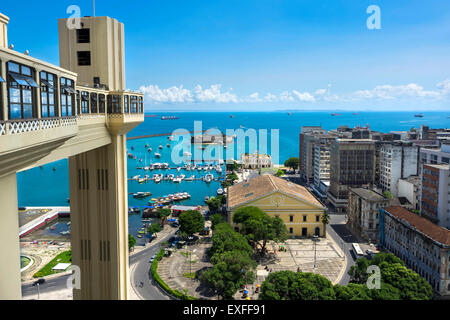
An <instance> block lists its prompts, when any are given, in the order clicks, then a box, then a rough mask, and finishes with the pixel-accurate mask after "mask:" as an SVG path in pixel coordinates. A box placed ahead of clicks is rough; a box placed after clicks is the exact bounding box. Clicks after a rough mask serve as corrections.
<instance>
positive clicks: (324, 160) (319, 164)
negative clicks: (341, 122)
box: [314, 134, 335, 189]
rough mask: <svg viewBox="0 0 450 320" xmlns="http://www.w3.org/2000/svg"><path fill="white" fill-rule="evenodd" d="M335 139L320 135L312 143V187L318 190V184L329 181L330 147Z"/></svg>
mask: <svg viewBox="0 0 450 320" xmlns="http://www.w3.org/2000/svg"><path fill="white" fill-rule="evenodd" d="M334 139H335V137H333V136H331V135H325V134H320V135H317V136H316V141H315V143H314V186H315V188H316V189H319V188H320V182H321V181H323V182H327V181H330V145H331V142H332V141H333V140H334Z"/></svg>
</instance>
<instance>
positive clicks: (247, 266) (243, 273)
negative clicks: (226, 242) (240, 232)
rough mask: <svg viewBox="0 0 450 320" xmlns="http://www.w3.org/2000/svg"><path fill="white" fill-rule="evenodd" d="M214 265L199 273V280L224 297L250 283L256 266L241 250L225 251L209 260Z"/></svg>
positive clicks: (253, 279)
mask: <svg viewBox="0 0 450 320" xmlns="http://www.w3.org/2000/svg"><path fill="white" fill-rule="evenodd" d="M211 261H212V262H213V263H214V266H213V267H212V268H211V269H209V270H206V271H204V272H203V273H202V274H201V275H200V281H201V282H202V283H204V284H207V285H209V286H210V287H212V288H214V289H215V290H217V292H218V294H219V295H221V296H222V297H223V298H224V299H231V298H232V297H233V295H234V294H235V293H236V291H238V290H239V288H241V287H242V286H243V285H244V284H252V283H253V282H254V281H255V274H254V273H253V271H252V270H254V268H255V267H256V262H255V261H253V260H252V259H251V258H250V257H249V256H248V255H247V254H245V253H244V252H242V251H226V252H224V253H222V254H220V255H218V256H216V257H215V258H214V259H212V260H211Z"/></svg>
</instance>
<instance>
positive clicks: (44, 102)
mask: <svg viewBox="0 0 450 320" xmlns="http://www.w3.org/2000/svg"><path fill="white" fill-rule="evenodd" d="M40 80H41V116H42V118H47V117H57V116H58V111H57V110H56V108H55V104H56V103H55V92H56V90H57V87H56V76H55V75H53V74H51V73H48V72H44V71H42V72H41V73H40Z"/></svg>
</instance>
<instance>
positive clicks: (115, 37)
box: [58, 17, 125, 91]
mask: <svg viewBox="0 0 450 320" xmlns="http://www.w3.org/2000/svg"><path fill="white" fill-rule="evenodd" d="M81 23H82V26H83V28H89V29H90V43H77V31H76V29H73V30H70V29H68V28H67V19H60V20H59V21H58V29H59V58H60V65H61V67H63V68H65V69H68V70H71V71H73V72H76V73H78V84H80V85H88V86H90V87H93V86H94V77H100V83H101V84H105V85H107V86H108V87H109V90H111V91H118V90H125V49H124V48H125V40H124V39H125V38H124V25H123V24H122V23H120V22H118V21H117V20H116V19H112V18H110V17H86V18H81ZM78 51H90V52H91V65H90V66H78V56H77V52H78Z"/></svg>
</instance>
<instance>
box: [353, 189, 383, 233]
mask: <svg viewBox="0 0 450 320" xmlns="http://www.w3.org/2000/svg"><path fill="white" fill-rule="evenodd" d="M387 206H389V199H387V198H385V197H384V196H383V195H382V194H380V193H378V192H376V191H375V190H372V189H366V188H350V189H349V193H348V208H347V215H348V222H347V225H348V226H349V227H350V229H351V230H352V231H353V232H355V233H356V234H358V235H359V236H361V237H363V238H364V239H370V240H372V241H377V240H378V234H379V232H378V221H379V219H378V215H379V213H380V208H384V207H387Z"/></svg>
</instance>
